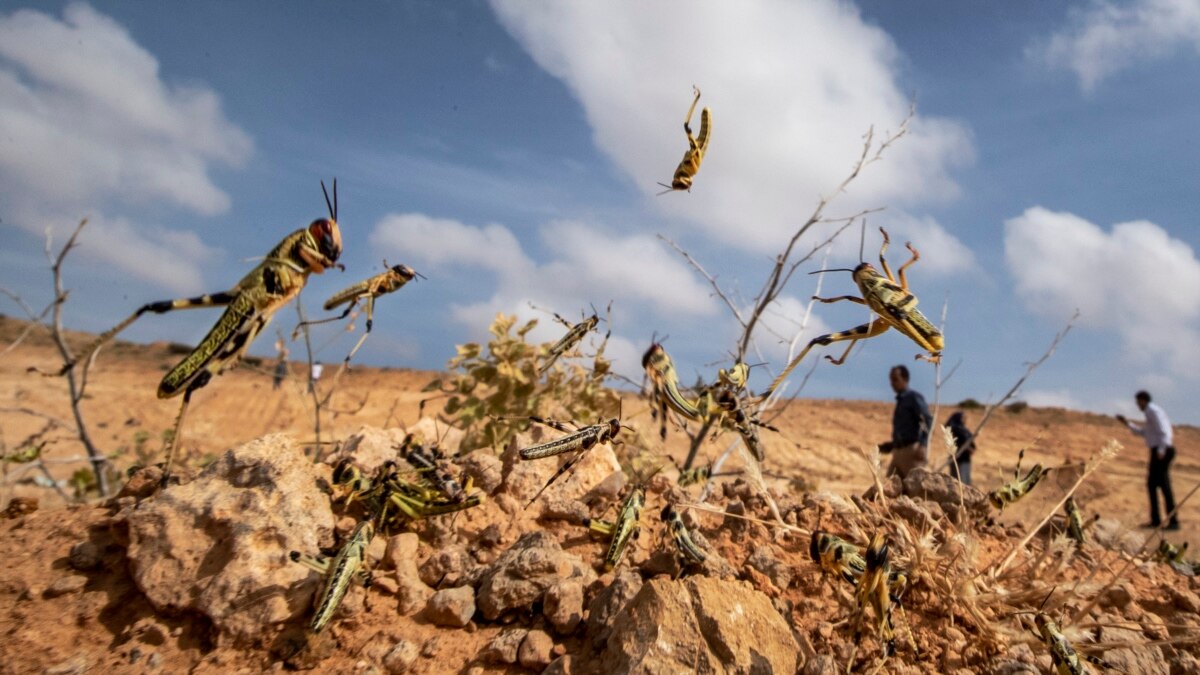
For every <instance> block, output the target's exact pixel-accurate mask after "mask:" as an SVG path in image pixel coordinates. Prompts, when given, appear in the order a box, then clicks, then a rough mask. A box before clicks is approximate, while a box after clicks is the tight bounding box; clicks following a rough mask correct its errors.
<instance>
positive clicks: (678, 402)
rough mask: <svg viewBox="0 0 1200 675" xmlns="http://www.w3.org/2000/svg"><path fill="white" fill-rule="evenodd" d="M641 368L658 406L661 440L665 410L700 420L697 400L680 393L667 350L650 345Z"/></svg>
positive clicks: (655, 344)
mask: <svg viewBox="0 0 1200 675" xmlns="http://www.w3.org/2000/svg"><path fill="white" fill-rule="evenodd" d="M642 368H644V369H645V370H646V375H647V376H648V377H649V378H650V385H651V387H652V397H653V399H654V401H655V402H656V403H657V404H658V408H657V410H658V415H659V418H660V423H661V427H660V429H659V435H660V436H661V437H662V438H664V439H665V438H666V437H667V408H670V409H671V410H674V411H675V412H676V413H678V414H680V415H682V416H683V417H685V418H687V419H690V420H698V419H700V417H701V410H700V407H699V400H698V399H695V400H689V399H687V398H684V396H683V394H682V393H680V391H679V375H678V374H677V373H676V372H675V365H674V364H673V363H672V362H671V357H670V356H669V355H668V354H667V350H665V349H663V346H662V345H661V344H659V343H657V342H654V343H651V345H650V348H649V349H647V350H646V353H645V354H643V355H642Z"/></svg>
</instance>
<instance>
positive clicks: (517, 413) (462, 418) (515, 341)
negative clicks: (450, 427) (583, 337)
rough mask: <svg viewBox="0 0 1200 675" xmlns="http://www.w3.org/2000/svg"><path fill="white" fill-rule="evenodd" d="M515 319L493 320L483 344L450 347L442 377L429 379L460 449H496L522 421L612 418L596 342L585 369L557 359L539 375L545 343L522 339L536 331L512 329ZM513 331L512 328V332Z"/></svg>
mask: <svg viewBox="0 0 1200 675" xmlns="http://www.w3.org/2000/svg"><path fill="white" fill-rule="evenodd" d="M516 323H517V317H515V316H506V315H504V314H497V315H496V320H495V321H494V322H493V323H492V325H491V327H490V328H489V329H488V330H489V332H490V333H491V335H492V338H491V340H489V341H488V343H487V345H486V350H485V349H484V347H483V346H481V345H479V344H477V343H474V342H468V343H466V344H461V345H458V346H457V347H456V351H457V354H456V355H455V356H454V358H452V359H450V361H449V362H448V363H447V368H449V370H450V371H451V373H450V375H449V377H448V378H447V379H438V380H435V381H433V382H431V383H429V385H427V386H426V387H425V390H426V391H441V392H442V393H444V394H446V395H447V396H448V399H447V400H446V407H445V414H446V416H447V417H449V420H450V422H451V423H452V424H454V425H455V426H457V427H458V428H460V429H462V430H463V432H464V433H465V436H464V438H463V442H462V449H463V451H470V450H474V449H476V448H480V447H492V448H497V449H499V448H503V447H504V446H505V445H507V444H508V442H509V441H510V440H512V438H513V436H514V435H516V434H517V433H518V432H520V431H524V430H526V429H528V428H529V425H530V421H529V416H530V415H538V416H541V417H552V418H554V419H557V420H562V421H570V422H577V423H579V424H590V423H593V422H595V421H597V420H599V419H601V418H607V417H612V416H615V415H617V414H618V411H619V408H620V398H619V397H618V395H617V393H616V392H614V391H612V390H610V389H608V388H606V387H605V386H604V382H605V380H606V379H607V378H608V377H609V375H610V374H611V371H612V364H611V363H610V362H609V361H608V360H607V359H606V358H604V347H605V344H606V343H601V344H600V346H599V348H598V350H597V352H596V354H595V355H594V356H593V357H591V359H590V361H591V363H590V365H589V366H587V367H585V366H584V365H581V364H580V363H578V362H575V361H566V362H562V361H557V362H555V363H554V365H553V366H551V367H550V368H549V369H547V370H546V372H545V373H542V374H540V375H539V373H538V369H539V368H540V367H541V364H542V363H543V361H544V360H545V357H546V354H547V351H548V349H549V347H550V346H551V344H552V343H545V344H540V345H537V344H531V343H529V342H528V341H526V335H528V334H529V331H531V330H533V328H534V327H535V326H537V320H536V319H533V320H530V321H528V322H526V323H525V324H523V325H521V326H520V327H516ZM514 327H516V330H515V332H514V330H513V329H514Z"/></svg>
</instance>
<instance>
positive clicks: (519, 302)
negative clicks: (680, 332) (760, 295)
mask: <svg viewBox="0 0 1200 675" xmlns="http://www.w3.org/2000/svg"><path fill="white" fill-rule="evenodd" d="M541 238H542V240H543V245H544V247H545V249H546V250H547V251H548V253H549V254H550V260H549V262H545V263H535V262H534V261H533V260H532V259H531V258H530V257H529V256H528V255H527V254H526V253H525V251H524V249H523V248H522V246H521V243H520V242H519V241H518V240H517V238H516V236H514V235H513V233H512V231H511V230H509V229H508V228H507V227H505V226H503V225H498V224H494V223H493V224H488V225H483V226H475V225H467V224H464V223H461V222H458V221H456V220H450V219H441V218H431V217H429V216H427V215H424V214H413V213H409V214H393V215H388V216H385V217H384V218H383V219H381V220H380V222H379V223H378V224H377V225H376V226H375V229H374V230H373V231H372V234H371V243H372V244H373V245H374V246H376V247H378V248H380V249H382V250H383V251H384V253H385V255H395V256H397V257H398V256H401V255H403V256H404V257H405V258H406V259H415V260H417V261H419V262H420V263H421V264H425V265H429V266H430V268H431V269H434V270H436V269H438V268H450V267H455V266H457V267H460V268H468V269H470V268H478V269H484V270H487V271H489V272H491V273H492V274H494V276H495V284H494V285H493V286H491V287H490V292H491V297H489V298H487V299H485V300H479V301H476V302H472V303H468V304H459V305H456V306H454V307H453V308H452V313H453V315H454V317H455V318H456V319H458V320H459V321H460V322H462V323H463V324H465V325H468V326H470V327H472V328H478V327H480V326H486V325H487V324H488V323H490V321H491V317H492V316H493V315H494V314H495V313H496V312H498V311H503V312H506V313H510V314H512V313H520V314H522V315H527V314H528V313H529V304H530V303H533V304H535V305H538V306H540V307H544V308H546V309H548V310H551V311H557V312H560V313H562V314H564V315H571V314H573V313H576V312H578V311H579V310H580V308H581V307H587V306H588V304H589V303H593V302H598V301H603V302H607V301H608V300H610V299H619V300H620V305H622V306H627V307H631V308H641V309H650V310H653V311H655V312H660V313H665V314H668V315H673V316H676V317H679V316H696V315H707V314H711V313H713V312H714V311H715V309H716V305H715V303H714V302H713V300H712V298H710V297H709V289H708V287H706V286H704V285H703V284H702V283H700V282H699V281H697V280H696V278H695V275H694V274H693V273H692V272H691V271H690V270H689V269H688V268H687V267H686V266H684V264H683V263H682V262H680V261H679V259H678V258H677V257H676V256H674V255H673V254H672V253H671V252H670V251H668V250H667V249H666V248H665V247H664V246H663V245H662V244H661V243H660V242H659V241H658V240H657V239H655V238H653V237H648V236H645V235H632V236H614V235H607V234H602V233H600V232H597V231H596V230H594V229H592V228H590V227H589V226H587V225H585V224H583V223H579V222H573V221H559V222H554V223H551V224H548V225H546V226H545V227H543V228H542V230H541ZM414 264H415V263H414ZM621 311H624V310H621ZM541 329H542V328H541V327H539V330H541ZM547 330H549V329H547ZM534 337H535V338H536V337H537V335H536V334H535V336H534Z"/></svg>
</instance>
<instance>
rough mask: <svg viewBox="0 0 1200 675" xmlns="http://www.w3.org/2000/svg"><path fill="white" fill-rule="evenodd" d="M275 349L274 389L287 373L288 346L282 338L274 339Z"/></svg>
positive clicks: (285, 377) (281, 382)
mask: <svg viewBox="0 0 1200 675" xmlns="http://www.w3.org/2000/svg"><path fill="white" fill-rule="evenodd" d="M275 351H276V352H277V356H276V362H275V386H274V388H275V389H278V388H279V386H280V385H281V384H283V381H284V380H285V379H287V375H288V348H287V345H286V344H284V342H283V338H280V339H278V340H276V341H275Z"/></svg>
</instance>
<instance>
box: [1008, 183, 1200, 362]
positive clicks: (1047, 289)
mask: <svg viewBox="0 0 1200 675" xmlns="http://www.w3.org/2000/svg"><path fill="white" fill-rule="evenodd" d="M1004 229H1005V239H1004V251H1005V257H1006V258H1007V261H1008V267H1009V270H1010V271H1011V273H1012V275H1013V277H1014V278H1015V280H1016V285H1017V294H1018V295H1019V296H1020V298H1021V299H1022V300H1023V301H1024V302H1025V304H1026V306H1027V307H1028V308H1029V309H1030V310H1031V311H1033V312H1035V313H1038V314H1042V315H1045V316H1050V317H1054V318H1062V317H1064V316H1068V315H1070V313H1071V312H1072V311H1073V310H1074V309H1076V308H1078V309H1079V310H1080V313H1081V318H1080V322H1081V323H1082V324H1083V325H1087V326H1092V327H1095V328H1100V329H1103V330H1107V331H1111V332H1114V333H1115V334H1117V335H1118V336H1120V338H1121V339H1122V341H1123V343H1124V345H1125V348H1126V352H1127V353H1128V355H1129V356H1130V357H1131V358H1132V359H1133V360H1134V361H1135V362H1139V363H1147V362H1150V361H1152V360H1154V359H1157V358H1160V357H1165V358H1166V359H1167V362H1168V364H1169V367H1171V368H1174V369H1175V370H1176V371H1177V374H1180V375H1184V376H1188V377H1200V355H1198V354H1197V353H1196V345H1197V344H1200V261H1197V259H1196V256H1195V253H1194V252H1193V251H1192V249H1191V247H1190V246H1188V245H1187V244H1186V243H1185V242H1183V241H1180V240H1178V239H1173V238H1172V237H1171V236H1170V235H1169V234H1168V233H1167V232H1166V231H1165V230H1164V229H1163V228H1161V227H1159V226H1158V225H1155V224H1154V223H1151V222H1147V221H1144V220H1141V221H1133V222H1127V223H1118V224H1116V225H1114V226H1113V229H1112V232H1105V231H1104V230H1103V229H1101V228H1100V227H1098V226H1097V225H1095V224H1093V223H1090V222H1088V221H1087V220H1084V219H1083V218H1080V217H1079V216H1076V215H1074V214H1071V213H1065V212H1055V211H1049V210H1047V209H1044V208H1042V207H1040V206H1035V207H1033V208H1030V209H1028V210H1027V211H1025V213H1024V214H1022V215H1020V216H1018V217H1016V218H1012V219H1010V220H1008V221H1006V222H1005V224H1004Z"/></svg>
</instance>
